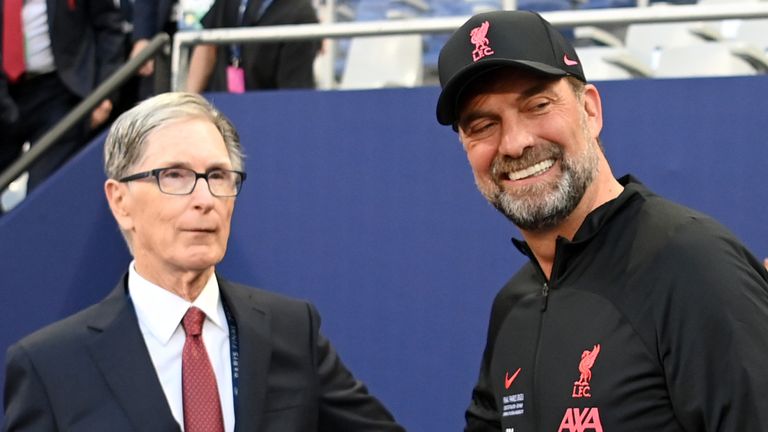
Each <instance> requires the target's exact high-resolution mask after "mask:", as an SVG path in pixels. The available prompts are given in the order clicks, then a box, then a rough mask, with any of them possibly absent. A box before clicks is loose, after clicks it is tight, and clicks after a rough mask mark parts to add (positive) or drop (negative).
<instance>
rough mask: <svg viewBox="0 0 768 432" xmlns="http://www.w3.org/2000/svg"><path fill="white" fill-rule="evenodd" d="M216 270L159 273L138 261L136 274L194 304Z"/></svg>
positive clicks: (163, 271)
mask: <svg viewBox="0 0 768 432" xmlns="http://www.w3.org/2000/svg"><path fill="white" fill-rule="evenodd" d="M214 270H215V269H214V267H208V268H206V269H203V270H169V269H165V270H161V271H157V269H154V270H153V268H151V267H148V266H142V265H141V263H140V262H139V261H138V260H136V272H137V273H139V274H140V275H141V277H143V278H144V279H146V280H148V281H150V282H152V283H153V284H155V285H157V286H159V287H161V288H163V289H165V290H168V291H170V292H172V293H174V294H176V295H177V296H179V297H181V298H183V299H184V300H187V301H188V302H190V303H192V302H194V301H195V299H197V297H198V296H199V295H200V293H201V292H203V288H205V284H206V283H208V280H209V279H210V278H211V275H212V274H213V272H214Z"/></svg>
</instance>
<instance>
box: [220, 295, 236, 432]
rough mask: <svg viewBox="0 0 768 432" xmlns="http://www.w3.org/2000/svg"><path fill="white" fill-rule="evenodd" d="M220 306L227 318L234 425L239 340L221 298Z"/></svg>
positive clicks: (231, 318)
mask: <svg viewBox="0 0 768 432" xmlns="http://www.w3.org/2000/svg"><path fill="white" fill-rule="evenodd" d="M221 305H222V306H224V315H225V316H226V317H227V326H229V360H230V363H231V364H232V399H233V400H232V402H233V406H234V408H235V413H234V415H235V424H237V394H238V382H239V380H240V339H239V338H238V335H237V323H236V322H235V318H234V317H233V316H232V311H230V310H229V306H227V302H225V301H224V298H223V297H221Z"/></svg>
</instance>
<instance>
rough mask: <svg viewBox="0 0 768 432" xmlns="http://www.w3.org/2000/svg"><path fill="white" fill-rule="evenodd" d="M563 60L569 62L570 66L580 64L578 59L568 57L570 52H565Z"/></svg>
mask: <svg viewBox="0 0 768 432" xmlns="http://www.w3.org/2000/svg"><path fill="white" fill-rule="evenodd" d="M563 62H564V63H565V64H567V65H568V66H576V65H577V64H579V62H577V61H576V60H571V59H569V58H568V54H563Z"/></svg>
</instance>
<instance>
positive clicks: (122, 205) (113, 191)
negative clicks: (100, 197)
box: [104, 179, 133, 231]
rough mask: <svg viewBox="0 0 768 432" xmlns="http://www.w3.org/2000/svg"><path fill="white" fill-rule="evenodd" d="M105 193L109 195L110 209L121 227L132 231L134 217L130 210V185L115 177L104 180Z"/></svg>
mask: <svg viewBox="0 0 768 432" xmlns="http://www.w3.org/2000/svg"><path fill="white" fill-rule="evenodd" d="M104 193H105V194H106V196H107V202H108V203H109V209H110V210H112V216H114V218H115V220H116V221H117V224H118V225H119V226H120V229H121V230H123V231H130V230H131V229H132V228H133V217H132V215H131V212H130V205H129V204H130V196H129V195H128V185H127V184H125V183H120V182H118V181H117V180H114V179H107V181H106V182H104Z"/></svg>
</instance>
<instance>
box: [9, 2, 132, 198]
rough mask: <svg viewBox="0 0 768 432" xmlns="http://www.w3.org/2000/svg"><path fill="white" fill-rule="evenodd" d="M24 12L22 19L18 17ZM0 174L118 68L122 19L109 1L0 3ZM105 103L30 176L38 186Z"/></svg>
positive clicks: (95, 122)
mask: <svg viewBox="0 0 768 432" xmlns="http://www.w3.org/2000/svg"><path fill="white" fill-rule="evenodd" d="M22 10H23V14H22ZM0 13H1V14H2V19H0V30H1V31H0V34H1V35H2V37H3V43H2V51H0V60H1V61H0V64H2V66H3V67H2V68H0V126H2V130H3V133H2V136H0V171H3V170H4V169H5V168H7V167H8V166H9V165H10V164H11V163H13V162H14V160H15V159H16V158H17V157H18V156H19V154H20V153H21V148H22V145H23V144H24V143H25V142H26V141H31V142H32V143H33V144H34V142H35V141H37V139H38V138H39V137H40V136H41V135H42V134H44V133H45V132H47V131H48V130H49V129H51V128H52V127H53V126H54V125H55V124H56V123H57V122H58V121H59V120H61V119H62V118H63V117H64V116H65V115H67V114H68V113H69V111H71V110H72V109H73V108H74V107H75V106H76V105H77V104H78V103H79V102H80V101H81V100H82V99H84V98H85V97H86V96H88V94H90V93H91V92H92V91H93V90H94V89H95V88H96V86H97V85H98V84H100V83H101V82H102V81H104V80H106V79H107V78H108V77H109V76H110V75H111V74H112V73H114V72H115V71H116V70H117V69H118V68H119V67H120V65H121V64H122V62H123V57H124V56H123V41H124V35H123V33H122V17H121V14H120V10H119V9H118V8H117V6H116V5H115V1H114V0H88V1H84V0H34V1H33V0H0ZM111 109H112V102H111V101H110V100H105V101H104V102H103V103H102V104H101V105H100V106H99V107H98V108H97V109H96V110H95V111H94V112H93V113H92V115H91V118H90V119H87V121H86V122H84V124H82V125H81V126H79V127H76V128H73V129H72V130H71V131H70V132H69V133H68V134H66V135H65V136H64V137H62V138H61V139H60V140H59V141H58V142H57V144H56V145H55V146H54V147H53V148H52V149H51V150H50V151H49V152H48V153H47V154H46V155H45V156H44V157H43V158H42V160H40V161H39V162H38V163H37V164H35V165H34V166H33V167H32V168H31V170H30V177H29V185H28V188H32V187H34V186H35V185H37V184H38V183H40V182H41V181H43V180H44V179H45V178H46V177H47V176H48V175H49V174H50V173H51V172H53V171H54V170H55V169H56V168H57V167H58V166H59V165H61V164H62V163H63V162H64V161H65V160H66V159H67V158H68V157H69V156H71V155H72V154H73V153H74V152H75V151H77V150H78V149H79V148H80V146H82V145H83V144H84V143H85V141H86V137H87V133H88V131H89V129H91V128H95V127H97V126H99V125H100V124H102V123H103V122H104V121H105V120H106V119H107V118H108V117H109V114H110V111H111Z"/></svg>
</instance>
